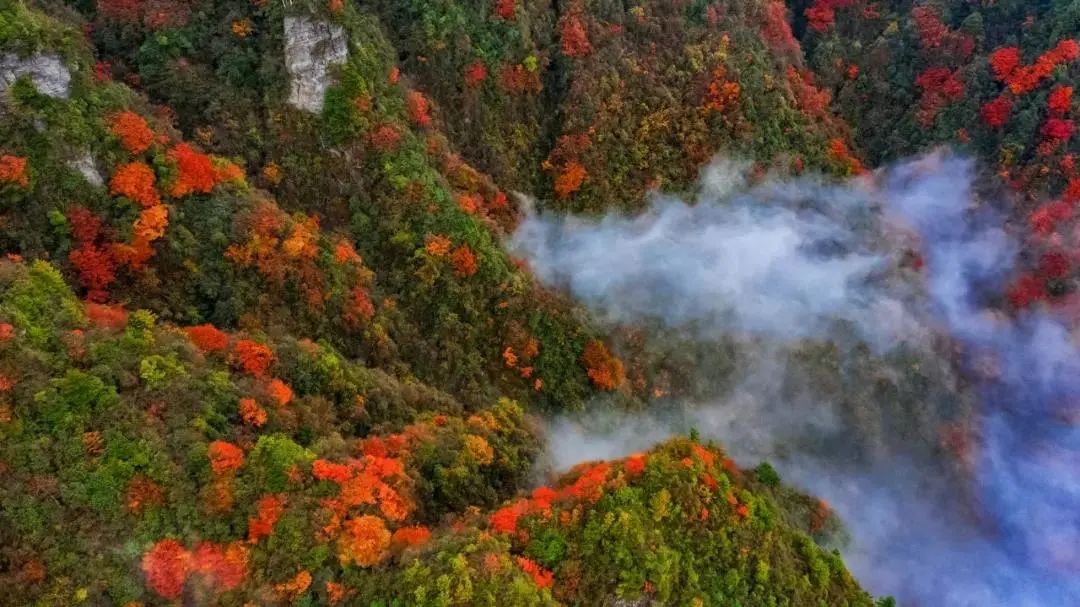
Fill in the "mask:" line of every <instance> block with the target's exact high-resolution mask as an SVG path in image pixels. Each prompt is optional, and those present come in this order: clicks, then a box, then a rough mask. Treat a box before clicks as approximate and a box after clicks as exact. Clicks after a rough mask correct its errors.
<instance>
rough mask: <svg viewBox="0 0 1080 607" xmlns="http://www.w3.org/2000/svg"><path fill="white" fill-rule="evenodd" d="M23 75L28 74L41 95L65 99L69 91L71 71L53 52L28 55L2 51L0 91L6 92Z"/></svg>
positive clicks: (0, 58)
mask: <svg viewBox="0 0 1080 607" xmlns="http://www.w3.org/2000/svg"><path fill="white" fill-rule="evenodd" d="M23 76H29V77H30V80H31V82H33V83H34V87H36V88H37V90H38V91H39V92H40V93H41V94H43V95H48V96H49V97H56V98H59V99H67V97H68V94H69V93H70V92H71V72H69V71H68V68H67V66H66V65H64V62H63V60H62V59H61V58H60V55H57V54H55V53H47V54H46V53H37V54H35V55H30V56H29V57H19V56H18V55H16V54H15V53H4V54H3V55H2V56H0V93H7V90H8V89H9V88H11V85H13V84H15V81H16V80H18V79H19V78H22V77H23Z"/></svg>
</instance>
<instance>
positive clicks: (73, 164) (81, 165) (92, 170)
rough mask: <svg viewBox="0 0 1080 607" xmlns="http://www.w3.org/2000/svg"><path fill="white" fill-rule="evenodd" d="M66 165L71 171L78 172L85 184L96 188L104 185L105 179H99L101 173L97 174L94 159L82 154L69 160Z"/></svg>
mask: <svg viewBox="0 0 1080 607" xmlns="http://www.w3.org/2000/svg"><path fill="white" fill-rule="evenodd" d="M67 165H68V167H69V168H71V169H72V170H75V171H78V172H79V174H81V175H82V176H83V178H84V179H86V181H87V183H89V184H91V185H96V186H101V185H104V184H105V179H104V178H102V177H101V173H99V172H98V170H97V166H96V165H95V164H94V158H93V157H92V156H90V154H88V153H87V154H83V155H82V156H80V157H78V158H75V159H74V160H69V161H67Z"/></svg>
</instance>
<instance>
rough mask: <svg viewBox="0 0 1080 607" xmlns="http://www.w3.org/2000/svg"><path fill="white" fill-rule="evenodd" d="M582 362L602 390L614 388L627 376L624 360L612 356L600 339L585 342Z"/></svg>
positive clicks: (590, 376) (591, 378) (590, 377)
mask: <svg viewBox="0 0 1080 607" xmlns="http://www.w3.org/2000/svg"><path fill="white" fill-rule="evenodd" d="M581 362H582V364H583V365H585V371H586V373H587V374H588V376H589V379H590V380H592V383H593V385H594V386H596V387H597V388H600V389H601V390H614V389H616V388H618V387H619V386H620V385H622V383H623V380H624V379H625V378H626V375H625V372H624V370H623V363H622V361H621V360H619V359H618V358H615V357H614V356H612V354H611V352H609V351H608V348H607V346H606V345H604V342H602V341H600V340H598V339H594V340H591V341H590V342H589V343H587V344H585V350H584V351H583V352H582V354H581Z"/></svg>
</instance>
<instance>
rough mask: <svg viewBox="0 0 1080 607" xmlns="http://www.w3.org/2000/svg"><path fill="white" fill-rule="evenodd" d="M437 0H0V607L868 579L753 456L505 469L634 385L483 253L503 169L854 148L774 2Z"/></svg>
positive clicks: (591, 187) (752, 595) (817, 588)
mask: <svg viewBox="0 0 1080 607" xmlns="http://www.w3.org/2000/svg"><path fill="white" fill-rule="evenodd" d="M468 6H469V8H462V7H461V6H460V5H459V4H458V3H449V2H448V3H415V4H411V3H406V2H402V3H344V2H340V1H331V2H328V3H321V2H320V3H315V2H310V3H308V2H292V3H279V2H262V1H256V2H248V1H224V2H211V1H209V0H206V1H192V2H188V1H181V0H176V1H173V0H153V1H146V2H143V1H140V0H101V1H99V2H82V1H80V2H70V3H61V2H49V1H43V2H18V1H12V0H6V1H3V2H2V3H0V45H2V48H3V53H4V54H3V55H2V61H0V76H2V78H0V86H2V87H3V99H2V100H0V103H2V106H0V206H2V208H0V211H2V221H0V243H2V247H3V252H4V253H5V254H6V258H5V259H4V260H3V261H0V433H2V435H3V441H2V445H0V476H2V478H3V480H4V482H3V486H2V488H0V580H2V585H3V587H4V588H5V593H6V599H5V600H10V601H11V602H13V603H14V604H41V605H59V604H102V605H104V604H123V605H134V604H175V603H177V602H179V603H182V604H224V605H242V604H252V603H254V604H363V605H367V604H370V605H404V604H415V605H534V604H626V602H635V603H637V604H649V603H650V602H652V603H658V604H691V605H705V604H727V603H740V604H776V605H805V604H828V605H870V604H871V603H872V600H871V599H870V597H869V596H868V595H867V594H866V593H865V592H864V591H862V590H861V589H860V588H859V587H858V585H857V584H856V582H855V581H854V580H853V579H852V577H851V576H850V574H848V573H847V571H846V570H845V568H844V565H843V563H842V562H841V560H840V557H839V556H838V554H837V553H836V552H834V551H830V550H827V549H825V548H823V547H822V546H823V545H830V546H831V545H833V543H834V542H835V541H838V538H839V537H840V536H842V533H840V523H839V522H838V521H837V520H836V519H835V517H833V516H832V514H831V512H830V510H829V509H828V507H827V506H826V505H825V504H823V503H820V502H818V501H817V500H815V499H813V498H810V497H807V496H805V495H802V494H800V493H797V492H795V491H792V490H790V489H787V488H784V487H783V486H781V485H779V484H778V483H779V479H778V478H777V476H776V474H775V472H773V471H772V470H771V468H769V467H768V466H767V465H766V466H762V467H760V468H758V469H757V470H755V471H744V470H741V469H739V467H738V466H736V465H735V464H734V462H732V461H731V460H730V459H728V458H727V457H726V456H725V454H724V453H723V451H721V450H720V448H719V447H717V446H715V445H711V444H702V443H701V442H700V441H698V440H697V439H696V437H695V438H692V439H675V440H672V441H669V442H667V443H665V444H662V445H660V446H657V447H656V448H655V449H653V450H651V451H650V452H648V453H641V454H637V455H634V456H631V457H629V458H625V459H620V460H616V461H610V462H590V463H585V464H582V465H581V466H578V467H577V468H574V469H572V470H570V471H568V472H562V473H559V474H555V473H550V472H548V471H545V470H544V469H543V468H542V467H541V469H539V470H537V464H538V460H539V459H540V452H541V450H542V441H543V436H542V433H541V431H540V429H539V421H538V419H537V418H536V417H534V414H536V413H541V412H545V411H558V410H574V409H581V408H583V407H585V406H586V405H587V404H589V403H596V402H606V403H608V404H614V405H616V406H628V407H641V406H644V404H645V401H646V400H647V399H649V398H655V397H657V396H656V395H659V394H660V392H659V391H658V390H657V387H656V386H655V385H652V383H651V379H650V378H649V377H648V376H647V374H644V373H640V374H639V375H638V376H636V379H634V380H633V381H631V379H630V378H628V375H631V374H632V373H633V372H634V369H628V367H627V365H624V363H623V361H622V360H620V358H618V357H617V356H616V355H615V354H614V353H613V346H611V345H610V340H609V336H606V335H605V330H606V329H605V328H602V327H599V326H598V325H597V324H596V323H594V322H593V321H592V320H591V319H590V318H589V316H588V314H587V313H585V312H584V311H583V310H581V309H580V308H577V307H576V306H575V305H574V304H572V303H570V302H569V301H567V300H566V299H565V298H564V296H563V295H561V294H559V293H556V292H552V291H549V290H546V289H544V288H542V287H540V286H538V285H537V284H535V282H534V281H533V280H532V279H531V277H530V274H529V272H528V269H527V268H526V267H524V266H523V264H520V263H516V262H515V260H514V259H512V258H511V257H510V256H509V255H508V254H507V253H506V252H505V250H504V249H503V247H502V245H501V238H502V237H503V236H504V235H505V234H506V233H507V231H508V230H511V229H512V228H513V227H514V225H515V224H516V222H517V220H518V218H519V216H520V213H522V212H523V209H522V207H521V206H520V204H521V202H520V201H519V200H518V199H517V198H516V197H515V196H513V195H511V194H509V192H510V191H512V190H523V191H528V192H531V193H536V194H540V195H541V196H543V197H545V198H549V199H550V200H552V204H553V205H554V206H556V207H559V208H571V209H579V210H589V211H593V212H599V211H602V210H604V209H606V208H612V207H617V208H637V207H639V206H640V205H641V204H642V202H643V200H644V192H645V190H646V188H649V187H655V186H658V185H660V186H662V187H670V188H673V189H685V188H689V187H691V185H692V182H693V179H694V176H695V174H696V170H697V168H698V167H699V166H700V165H701V164H702V163H704V162H705V161H706V160H707V159H708V158H709V157H710V156H711V155H712V154H713V153H715V152H718V151H730V152H735V153H742V154H747V155H753V156H755V157H757V158H759V159H760V160H761V161H762V163H763V164H762V166H761V168H762V169H764V168H766V166H773V167H779V168H780V169H781V170H783V171H795V172H799V171H802V170H804V169H806V168H810V167H824V168H827V169H830V170H833V171H835V172H837V173H838V174H847V173H852V172H857V171H859V170H861V166H860V165H859V163H858V161H857V160H855V158H854V157H853V156H852V155H851V154H850V152H849V151H848V147H847V145H846V143H845V139H844V137H845V130H844V127H843V125H842V123H841V122H840V121H839V120H837V119H835V118H832V117H830V116H829V115H828V114H827V113H826V111H825V106H824V102H823V100H824V99H825V97H824V96H823V94H822V93H821V92H820V91H818V90H817V89H815V88H814V87H813V85H812V84H811V77H810V75H809V72H807V71H806V70H805V69H803V67H802V66H801V59H800V56H799V54H798V49H797V44H796V43H795V42H794V39H793V38H791V36H790V31H789V30H788V28H787V26H786V24H785V21H784V14H783V11H782V10H779V9H778V3H775V2H773V3H765V4H760V5H759V4H757V3H752V4H746V5H743V4H740V5H739V6H738V7H734V6H732V7H727V8H725V7H724V6H722V5H721V4H720V3H716V4H706V3H688V4H686V5H681V6H679V5H676V6H672V5H670V4H669V3H659V2H658V3H652V4H648V5H642V6H640V7H636V8H633V9H631V10H626V11H624V10H622V9H621V8H619V7H617V6H615V5H610V3H596V4H593V3H580V4H564V3H559V4H548V3H520V4H515V3H514V2H497V3H494V4H492V5H490V6H487V5H486V4H482V3H478V4H475V5H472V4H470V5H468ZM781 8H782V7H781ZM762 19H764V21H761V20H762ZM760 23H765V24H766V29H765V33H766V34H767V35H766V36H765V37H764V38H763V37H762V36H760V35H759V34H760V33H761V31H762V30H761V25H760ZM418 24H420V25H422V27H418V26H417V25H418ZM451 74H452V76H451ZM605 74H606V75H605ZM661 159H662V160H661ZM649 356H650V355H649V354H647V353H646V354H642V359H643V360H645V361H647V360H648V359H649ZM676 389H677V386H676Z"/></svg>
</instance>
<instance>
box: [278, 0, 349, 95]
mask: <svg viewBox="0 0 1080 607" xmlns="http://www.w3.org/2000/svg"><path fill="white" fill-rule="evenodd" d="M348 57H349V45H348V38H347V37H346V35H345V30H344V29H343V28H342V27H341V26H340V25H337V24H335V23H328V22H326V21H318V20H315V19H312V18H311V17H304V16H287V17H285V69H286V70H288V72H289V76H290V81H289V100H288V101H289V104H290V105H292V106H293V107H296V108H298V109H301V110H305V111H308V112H321V111H322V107H323V97H325V96H326V89H327V88H329V87H330V77H329V75H328V74H327V68H329V67H330V66H331V65H339V64H342V63H345V60H346V59H348Z"/></svg>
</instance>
